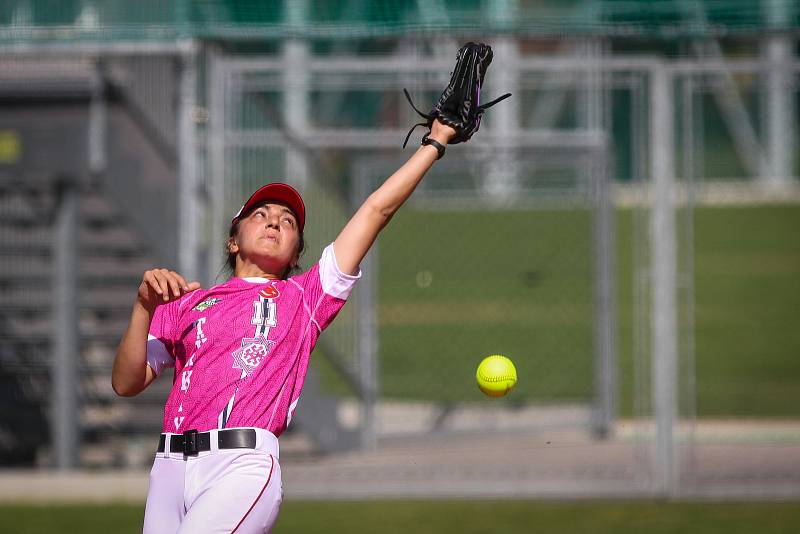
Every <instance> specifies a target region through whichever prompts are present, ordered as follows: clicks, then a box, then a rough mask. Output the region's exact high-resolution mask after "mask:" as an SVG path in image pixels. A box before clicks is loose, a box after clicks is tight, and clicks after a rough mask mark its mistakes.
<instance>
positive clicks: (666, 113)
mask: <svg viewBox="0 0 800 534" xmlns="http://www.w3.org/2000/svg"><path fill="white" fill-rule="evenodd" d="M651 76H652V78H651V80H650V83H651V93H650V95H651V100H650V106H651V111H650V139H651V142H652V154H651V158H650V165H651V167H650V170H651V179H652V191H651V202H652V204H651V215H650V231H651V234H650V246H651V273H652V317H651V320H652V357H653V409H654V412H655V414H654V415H655V420H656V443H655V458H654V462H655V466H654V467H655V472H654V475H655V483H656V488H655V490H656V491H657V492H661V493H663V494H665V495H674V494H675V492H676V490H677V461H676V458H677V456H676V444H675V423H676V415H677V404H676V399H677V396H676V382H677V355H678V343H677V337H678V329H677V305H676V292H677V257H676V254H677V249H676V246H675V206H674V203H675V198H674V195H675V164H674V155H675V147H674V143H675V139H674V134H675V129H674V117H673V112H674V102H673V88H672V83H673V76H672V72H671V71H670V70H669V69H668V67H667V66H666V65H665V64H664V63H659V64H658V66H656V67H655V68H654V69H653V71H652V73H651Z"/></svg>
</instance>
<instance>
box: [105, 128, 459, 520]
mask: <svg viewBox="0 0 800 534" xmlns="http://www.w3.org/2000/svg"><path fill="white" fill-rule="evenodd" d="M453 135H455V130H453V129H452V128H450V127H449V126H445V125H444V124H442V123H441V122H439V121H438V120H436V121H434V122H433V125H432V128H431V132H430V134H428V135H427V136H426V138H425V139H426V144H424V145H423V146H421V147H420V148H419V149H418V150H417V152H416V153H415V154H414V155H413V156H411V158H410V159H409V160H408V161H407V162H406V163H405V164H404V165H403V166H402V167H400V168H399V169H398V170H397V171H396V172H395V173H394V174H393V175H392V176H390V177H389V178H388V179H387V180H386V181H385V182H384V183H383V185H381V186H380V187H379V188H378V189H377V190H376V191H375V192H373V193H372V194H371V195H370V197H369V198H368V199H367V200H366V201H365V202H364V204H363V205H362V206H361V207H360V208H359V209H358V211H357V212H356V213H355V214H354V215H353V217H352V218H351V219H350V221H349V222H348V223H347V224H346V225H345V227H344V229H342V231H341V233H340V234H339V235H338V237H336V239H335V241H334V242H333V243H332V244H330V245H329V246H328V247H327V248H325V250H324V251H323V252H322V257H321V258H320V259H319V261H318V262H317V264H316V265H314V266H313V267H311V268H310V269H309V270H308V271H306V272H303V273H302V274H298V275H295V276H288V275H289V274H290V273H291V272H292V271H293V270H294V269H295V268H296V267H297V262H298V259H299V257H300V254H301V253H302V250H303V243H304V241H303V227H304V224H305V206H304V205H303V201H302V199H301V198H300V195H299V194H298V193H297V191H295V190H294V189H292V188H291V187H289V186H288V185H285V184H278V183H273V184H268V185H266V186H264V187H262V188H260V189H259V190H258V191H256V192H255V193H253V195H252V196H251V197H250V198H249V199H248V200H247V202H245V204H244V206H242V209H241V210H240V211H239V213H237V214H236V216H235V217H234V218H233V220H232V222H231V229H230V233H229V235H230V238H229V241H228V253H229V256H228V263H229V265H230V266H231V267H232V269H233V275H234V276H233V277H232V278H230V279H229V280H228V281H227V282H225V283H223V284H220V285H216V286H214V287H211V288H209V289H200V284H199V283H197V282H187V281H186V280H184V278H183V277H182V276H181V275H179V274H178V273H176V272H174V271H168V270H166V269H153V270H150V271H147V272H145V273H144V276H143V279H142V282H141V284H140V285H139V292H138V295H137V297H136V300H135V302H134V305H133V311H132V314H131V319H130V323H129V325H128V328H127V330H126V332H125V334H124V335H123V337H122V341H121V342H120V345H119V349H118V351H117V356H116V359H115V361H114V370H113V374H112V385H113V387H114V391H116V392H117V393H118V394H119V395H123V396H133V395H136V394H138V393H140V392H141V391H142V390H144V389H145V388H146V387H147V386H148V385H149V384H150V383H151V382H152V381H153V380H154V379H155V378H156V377H157V376H158V375H159V374H161V373H162V371H163V370H164V369H166V368H168V367H174V377H173V385H172V390H171V392H170V394H169V398H168V399H167V402H166V406H165V408H164V422H163V433H162V434H161V437H160V440H159V444H158V448H157V452H156V458H155V461H154V463H153V468H152V471H151V473H150V488H149V492H148V496H147V505H146V509H145V519H144V532H145V533H176V532H180V533H186V534H197V533H200V532H203V533H210V532H241V533H248V532H268V531H269V530H270V529H271V528H272V526H273V525H274V524H275V520H276V519H277V516H278V510H279V508H280V504H281V499H282V486H281V471H280V464H279V462H278V457H279V454H278V436H280V435H281V433H282V432H283V431H284V430H285V429H286V427H287V426H288V424H289V423H290V421H291V418H292V414H293V413H294V410H295V408H296V407H297V403H298V401H299V399H300V393H301V390H302V387H303V381H304V379H305V375H306V370H307V369H308V361H309V356H310V354H311V351H312V349H313V348H314V344H315V342H316V340H317V338H318V337H319V335H320V333H321V332H322V331H323V330H324V329H325V328H326V327H327V326H328V325H329V324H330V323H331V321H333V319H334V318H335V317H336V315H337V313H338V312H339V310H341V308H342V306H344V304H345V301H346V299H347V297H348V295H349V294H350V291H351V290H352V288H353V286H354V284H355V283H356V281H357V280H358V278H359V277H360V276H361V271H360V269H359V264H360V262H361V260H362V259H363V257H364V255H365V254H366V253H367V251H368V250H369V248H370V246H372V243H373V242H374V240H375V238H376V237H377V235H378V232H379V231H380V230H381V229H382V228H383V227H384V226H385V225H386V224H387V223H388V222H389V220H390V219H391V218H392V215H393V214H394V213H395V211H397V209H398V208H399V207H400V206H401V205H402V204H403V203H404V202H405V201H406V199H408V197H409V196H410V195H411V193H412V192H413V191H414V189H415V187H416V186H417V184H418V183H419V182H420V180H422V177H423V176H424V175H425V173H426V172H427V171H428V169H429V168H430V167H431V165H433V162H434V161H436V159H438V157H440V156H441V154H442V153H443V152H444V147H445V145H447V142H448V141H449V140H450V139H452V137H453Z"/></svg>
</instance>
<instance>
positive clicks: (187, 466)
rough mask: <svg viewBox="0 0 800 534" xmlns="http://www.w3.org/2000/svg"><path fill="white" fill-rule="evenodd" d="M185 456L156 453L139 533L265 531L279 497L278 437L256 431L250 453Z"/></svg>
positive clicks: (233, 451) (219, 451) (274, 517)
mask: <svg viewBox="0 0 800 534" xmlns="http://www.w3.org/2000/svg"><path fill="white" fill-rule="evenodd" d="M211 432H212V436H211V440H210V441H211V450H209V451H203V452H199V453H198V454H197V455H192V456H185V455H184V454H183V451H175V452H170V450H169V443H170V439H169V436H170V434H167V439H166V446H165V449H164V452H163V453H162V452H159V453H156V459H155V461H154V462H153V469H152V470H151V471H150V489H149V491H148V494H147V506H146V508H145V514H144V529H143V533H144V534H167V533H169V534H201V533H209V534H210V533H223V532H225V533H232V532H236V533H238V534H250V533H256V532H259V533H264V532H270V530H271V529H272V527H273V525H274V524H275V521H276V520H277V518H278V511H279V509H280V506H281V501H282V499H283V488H282V484H281V468H280V465H279V463H278V438H276V437H275V436H274V435H273V434H272V433H270V432H268V431H267V430H264V429H260V428H258V429H256V447H255V449H218V448H217V445H216V444H217V439H216V431H215V430H212V431H211Z"/></svg>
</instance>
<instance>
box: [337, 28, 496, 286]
mask: <svg viewBox="0 0 800 534" xmlns="http://www.w3.org/2000/svg"><path fill="white" fill-rule="evenodd" d="M491 62H492V48H491V47H490V46H489V45H486V44H483V43H467V44H466V45H464V46H463V47H461V49H460V50H459V51H458V54H457V56H456V65H455V68H454V69H453V72H452V73H451V76H450V83H449V84H448V85H447V87H446V88H445V90H444V91H443V92H442V95H441V96H440V97H439V100H438V101H437V102H436V105H434V107H433V109H432V110H431V112H430V113H428V114H427V115H426V114H424V113H422V112H421V111H419V110H418V109H417V108H416V107H414V104H413V102H411V97H410V96H409V94H408V92H407V91H406V97H408V100H409V102H410V103H411V105H412V107H414V110H415V111H417V113H419V114H420V115H421V116H422V117H423V118H425V122H421V123H419V124H418V125H417V126H420V125H421V126H426V127H427V128H429V130H430V131H429V132H428V134H427V135H425V136H424V137H423V138H422V145H423V146H421V147H420V148H419V149H418V150H417V152H416V153H415V154H414V155H413V156H411V158H410V159H409V160H408V161H407V162H406V163H405V164H404V165H403V166H402V167H400V168H399V169H398V170H397V171H396V172H395V173H394V174H392V175H391V176H390V177H389V178H388V179H387V180H386V181H385V182H384V183H383V185H381V186H380V187H379V188H378V189H377V190H376V191H375V192H374V193H372V194H371V195H370V196H369V198H367V200H366V201H365V202H364V204H363V205H362V206H361V207H360V208H359V209H358V211H357V212H356V213H355V215H353V218H352V219H350V221H349V222H348V223H347V225H345V227H344V229H343V230H342V232H341V233H340V234H339V237H337V238H336V240H335V241H334V242H333V249H334V252H335V254H336V261H337V263H338V264H339V268H340V269H341V270H342V271H343V272H344V273H347V274H355V273H356V272H357V271H358V265H359V264H360V263H361V260H362V259H363V258H364V256H365V255H366V254H367V251H368V250H369V248H370V247H371V246H372V243H373V242H374V241H375V238H376V237H377V236H378V232H380V231H381V229H382V228H383V227H384V226H386V224H387V223H388V222H389V220H390V219H391V218H392V215H394V214H395V212H396V211H397V210H398V209H399V208H400V206H402V205H403V203H404V202H405V201H406V200H407V199H408V197H409V196H411V193H413V192H414V189H415V188H416V187H417V184H419V182H420V180H422V177H423V176H425V173H426V172H428V169H430V167H431V165H433V162H434V161H436V160H437V159H438V158H441V157H442V155H443V154H444V152H445V147H446V146H447V144H448V143H450V144H455V143H463V142H465V141H468V140H469V139H470V138H471V137H472V135H473V134H474V133H475V132H477V131H478V128H479V126H480V123H481V116H482V115H483V113H484V112H485V111H486V109H488V108H489V107H491V106H493V105H495V104H496V103H498V102H500V101H501V100H504V99H506V98H508V97H509V96H511V94H510V93H507V94H505V95H503V96H501V97H499V98H497V99H495V100H492V101H491V102H487V103H485V104H481V87H482V86H483V78H484V76H485V74H486V69H487V68H488V67H489V65H490V64H491ZM415 127H416V126H415ZM411 131H413V128H412V129H411ZM410 133H411V132H409V134H410ZM406 142H408V136H406ZM403 146H404V147H405V144H404V145H403Z"/></svg>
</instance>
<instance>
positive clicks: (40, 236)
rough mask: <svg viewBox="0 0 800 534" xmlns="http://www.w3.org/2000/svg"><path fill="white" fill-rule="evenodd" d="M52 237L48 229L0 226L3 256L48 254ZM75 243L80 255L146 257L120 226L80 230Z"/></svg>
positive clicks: (53, 239)
mask: <svg viewBox="0 0 800 534" xmlns="http://www.w3.org/2000/svg"><path fill="white" fill-rule="evenodd" d="M55 240H56V235H55V232H54V230H53V229H52V228H51V227H39V226H37V227H30V228H23V229H17V228H13V227H9V226H8V225H0V244H2V247H3V254H4V255H9V256H10V255H14V256H21V255H25V254H27V253H29V252H30V253H33V254H35V255H37V254H41V253H44V252H48V253H51V252H52V250H53V245H54V244H55ZM78 242H79V246H80V251H81V253H82V254H88V255H92V256H102V255H108V254H112V255H113V254H127V255H143V254H145V253H146V247H144V246H143V245H142V244H141V243H140V242H139V240H138V238H137V236H136V235H135V234H134V233H133V232H132V231H131V230H128V229H127V228H124V227H121V226H106V227H103V228H86V227H85V226H84V227H82V228H81V229H80V230H79V232H78Z"/></svg>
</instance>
